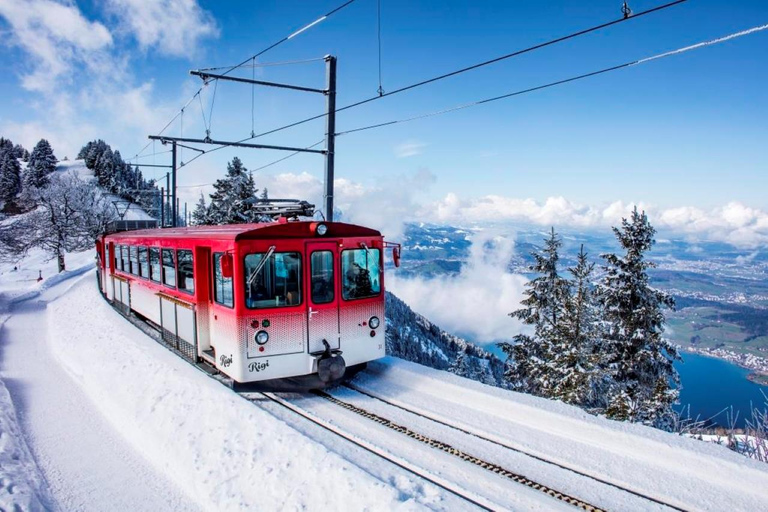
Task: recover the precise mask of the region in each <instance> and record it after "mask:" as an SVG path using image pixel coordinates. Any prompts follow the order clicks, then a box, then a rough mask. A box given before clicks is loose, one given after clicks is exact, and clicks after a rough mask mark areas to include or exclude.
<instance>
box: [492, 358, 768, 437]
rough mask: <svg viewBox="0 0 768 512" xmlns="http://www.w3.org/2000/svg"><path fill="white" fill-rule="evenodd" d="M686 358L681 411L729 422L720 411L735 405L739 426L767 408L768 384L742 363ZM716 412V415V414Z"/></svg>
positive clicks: (682, 368)
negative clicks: (756, 410) (754, 378)
mask: <svg viewBox="0 0 768 512" xmlns="http://www.w3.org/2000/svg"><path fill="white" fill-rule="evenodd" d="M483 348H485V349H486V350H488V351H489V352H491V353H493V354H495V355H497V356H498V357H500V358H502V359H505V357H506V356H505V355H504V353H503V352H502V351H501V350H500V349H499V348H498V347H496V346H495V345H494V344H488V345H484V346H483ZM682 356H683V362H682V363H680V362H678V363H675V367H676V368H677V371H678V372H679V373H680V381H681V383H682V385H683V389H682V391H681V392H680V405H679V406H676V407H675V409H676V410H678V411H680V410H682V409H684V408H685V409H686V410H687V408H688V406H690V416H691V418H699V419H702V420H704V419H708V418H713V417H714V419H713V420H712V421H713V422H715V423H717V424H719V425H723V426H726V425H729V421H728V416H727V415H726V413H722V414H719V415H718V413H720V411H723V410H724V409H726V408H730V407H731V406H733V411H734V413H735V412H738V413H739V415H738V418H737V421H736V426H737V427H740V428H741V427H744V420H745V417H750V416H751V412H750V411H751V410H752V406H757V407H758V408H760V409H765V407H766V405H765V398H764V397H763V394H762V393H765V394H766V395H768V386H760V385H758V384H755V383H754V382H750V381H748V380H747V375H748V374H749V370H745V369H744V368H741V367H740V366H737V365H735V364H732V363H729V362H728V361H723V360H722V359H716V358H714V357H706V356H700V355H698V354H689V353H683V354H682ZM715 416H716V417H715Z"/></svg>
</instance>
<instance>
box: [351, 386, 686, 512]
mask: <svg viewBox="0 0 768 512" xmlns="http://www.w3.org/2000/svg"><path fill="white" fill-rule="evenodd" d="M344 386H345V387H346V388H348V389H351V390H353V391H356V392H357V393H360V394H362V395H365V396H367V397H369V398H372V399H374V400H378V401H380V402H383V403H385V404H387V405H389V406H392V407H395V408H397V409H401V410H403V411H405V412H407V413H410V414H413V415H416V416H420V417H422V418H425V419H428V420H430V421H434V422H435V423H439V424H440V425H444V426H446V427H449V428H451V429H454V430H457V431H459V432H462V433H464V434H467V435H470V436H473V437H476V438H478V439H482V440H483V441H487V442H489V443H491V444H495V445H497V446H499V447H501V448H505V449H507V450H511V451H513V452H517V453H520V454H522V455H525V456H526V457H530V458H533V459H536V460H538V461H540V462H543V463H545V464H548V465H551V466H555V467H557V468H560V469H563V470H566V471H569V472H571V473H575V474H577V475H579V476H582V477H585V478H589V479H590V480H593V481H595V482H598V483H600V484H603V485H607V486H610V487H613V488H614V489H617V490H619V491H622V492H626V493H629V494H632V495H634V496H637V497H638V498H641V499H644V500H648V501H650V502H653V503H656V504H658V505H662V506H664V507H668V508H670V509H672V510H678V511H681V512H685V510H686V509H684V508H681V507H679V506H677V505H673V504H671V503H668V502H665V501H663V500H660V499H658V498H655V497H653V496H648V495H647V494H644V493H643V492H641V491H638V490H636V489H630V488H629V487H626V486H624V485H621V484H619V483H617V482H612V481H609V480H606V479H604V478H601V477H599V476H597V475H593V474H590V473H587V472H584V471H581V470H579V469H577V468H574V467H572V466H569V465H566V464H562V463H559V462H555V461H552V460H550V459H547V458H545V457H541V456H539V455H536V454H534V453H530V452H528V451H526V450H523V449H521V448H518V447H515V446H511V445H510V444H508V443H505V442H503V441H500V440H497V439H491V438H490V437H487V436H485V435H483V434H482V433H480V432H477V431H473V430H470V429H467V428H464V427H462V426H460V425H457V424H456V423H453V422H451V421H449V420H446V419H444V418H439V417H437V416H436V415H433V414H429V413H427V412H424V411H417V410H415V409H412V408H410V407H407V406H406V405H404V404H402V403H399V402H396V401H393V400H390V399H388V398H386V397H384V396H381V395H379V394H376V393H371V392H369V391H366V390H364V389H361V388H360V387H358V386H356V385H354V384H351V383H346V384H344Z"/></svg>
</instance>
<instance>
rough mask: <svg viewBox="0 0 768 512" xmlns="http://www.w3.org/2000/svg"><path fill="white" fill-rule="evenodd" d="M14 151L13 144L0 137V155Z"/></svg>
mask: <svg viewBox="0 0 768 512" xmlns="http://www.w3.org/2000/svg"><path fill="white" fill-rule="evenodd" d="M8 151H13V142H11V140H10V139H6V138H5V137H0V153H5V152H8Z"/></svg>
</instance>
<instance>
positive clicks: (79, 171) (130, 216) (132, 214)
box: [56, 160, 154, 220]
mask: <svg viewBox="0 0 768 512" xmlns="http://www.w3.org/2000/svg"><path fill="white" fill-rule="evenodd" d="M56 171H57V172H62V173H65V172H70V173H74V174H76V175H77V176H78V177H79V178H81V179H84V180H89V179H90V180H93V179H95V178H94V177H93V171H92V170H90V169H88V168H87V167H86V166H85V160H68V161H66V162H59V164H58V165H57V166H56ZM102 195H103V196H104V197H106V199H107V200H108V201H122V202H125V199H122V198H121V197H118V196H116V195H114V194H108V193H106V192H102ZM121 212H122V208H121ZM123 219H124V220H154V217H152V216H151V215H149V214H148V213H147V212H145V211H144V210H143V209H142V208H141V207H139V206H138V205H136V204H135V203H131V207H130V208H129V209H128V210H127V211H126V212H125V215H124V216H123Z"/></svg>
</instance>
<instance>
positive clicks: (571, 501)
mask: <svg viewBox="0 0 768 512" xmlns="http://www.w3.org/2000/svg"><path fill="white" fill-rule="evenodd" d="M124 316H125V315H124ZM126 318H128V320H129V321H131V323H133V324H134V325H136V326H137V327H139V328H140V329H141V330H142V331H143V332H144V333H145V334H147V335H149V336H150V337H151V338H153V339H155V340H156V341H157V342H158V343H159V344H161V345H163V346H165V347H166V348H167V349H168V350H170V351H171V352H174V353H177V354H178V355H181V356H182V357H183V354H181V353H180V352H178V351H177V350H175V349H174V348H172V347H170V346H168V345H167V344H166V343H164V342H163V340H162V338H161V337H160V336H159V333H158V332H157V331H156V330H155V329H153V328H152V327H151V326H148V325H147V324H146V323H144V322H141V321H140V320H138V319H136V318H131V317H126ZM193 366H194V367H195V368H197V369H198V370H200V371H202V372H203V373H205V374H206V375H207V376H209V377H211V378H213V379H214V380H216V381H217V382H219V383H220V384H222V385H224V386H227V387H232V386H231V379H229V378H228V377H225V376H223V375H221V374H219V373H217V372H215V371H214V370H213V369H212V368H210V367H208V366H205V365H201V364H199V363H198V364H193ZM346 387H347V388H348V389H350V390H352V391H354V392H356V393H359V394H360V395H361V396H365V397H368V398H370V399H372V400H377V401H379V402H382V403H384V404H386V405H387V406H389V407H393V408H396V409H400V410H402V411H405V412H406V413H408V414H412V415H415V416H418V417H421V418H423V419H425V420H428V421H430V422H433V423H436V424H438V425H442V426H444V427H447V428H450V429H453V430H455V431H457V432H461V433H462V434H464V435H469V436H473V437H475V438H479V439H481V440H483V441H485V442H488V443H492V444H494V445H497V446H499V447H502V448H504V449H506V450H509V451H512V452H516V453H519V454H521V455H524V456H526V457H530V458H532V459H535V460H537V461H540V462H542V463H545V464H548V465H552V466H556V467H558V468H560V469H562V470H566V471H569V472H572V473H575V474H577V475H579V476H581V477H585V478H588V479H591V480H593V481H595V482H598V483H599V484H602V485H606V486H610V487H612V488H614V489H617V490H619V491H622V492H626V493H628V494H631V495H633V496H635V497H637V498H641V499H643V500H646V501H647V502H651V503H653V504H655V505H660V506H663V507H667V508H669V509H672V510H681V511H682V510H685V509H683V508H680V507H677V506H675V505H672V504H669V503H666V502H663V501H661V500H659V499H656V498H653V497H651V496H647V495H645V494H642V493H640V492H638V491H636V490H632V489H628V488H626V487H624V486H621V485H618V484H616V483H613V482H609V481H606V480H604V479H601V478H599V477H596V476H594V475H590V474H587V473H584V472H581V471H579V470H577V469H574V468H571V467H567V466H564V465H562V464H559V463H557V462H554V461H551V460H548V459H546V458H543V457H539V456H537V455H535V454H531V453H527V452H526V451H524V450H521V449H519V448H515V447H512V446H509V445H507V444H504V443H501V442H499V441H497V440H493V439H489V438H488V437H485V436H483V435H482V434H479V433H477V432H472V431H470V430H467V429H464V428H462V427H461V426H458V425H454V424H451V422H449V421H446V420H445V419H442V418H438V417H435V416H433V415H430V414H427V413H424V412H422V411H416V410H413V409H411V408H408V407H407V406H405V405H403V404H401V403H396V402H394V401H391V400H389V399H387V398H386V397H382V396H378V395H376V394H373V393H369V392H367V391H365V390H362V389H360V388H358V387H357V386H355V385H354V384H351V385H349V384H348V385H346ZM238 394H239V395H240V396H241V397H243V398H244V399H246V400H248V401H250V402H254V403H256V404H257V405H258V404H259V403H260V402H262V401H263V400H265V399H266V400H268V401H270V402H272V403H275V404H277V405H279V406H280V407H282V408H284V409H287V410H289V411H291V412H292V413H294V414H296V415H298V416H300V417H302V418H304V419H306V420H307V421H309V422H311V423H313V424H314V425H317V426H319V427H321V428H322V429H324V430H326V431H329V432H332V433H333V434H334V435H336V436H338V437H340V438H342V439H344V440H346V441H348V442H351V443H352V444H354V445H356V446H358V447H360V448H361V449H363V450H365V451H367V452H369V453H372V454H374V455H376V456H377V457H379V458H382V459H384V460H386V461H388V462H389V463H391V464H394V465H395V466H397V467H399V468H401V469H403V470H405V471H407V472H409V473H411V474H413V475H415V476H417V477H419V478H421V479H423V480H425V481H427V482H430V483H432V484H434V485H436V486H437V487H439V488H441V489H443V490H445V491H447V492H449V493H450V494H453V495H454V496H457V497H458V498H460V499H462V500H464V501H466V502H467V503H470V504H472V505H474V506H476V507H479V508H481V509H484V510H501V509H504V508H506V507H505V506H504V505H500V504H498V503H495V502H494V501H492V500H490V499H488V498H487V497H484V496H482V495H480V494H478V493H477V492H474V491H471V490H468V489H465V488H464V487H462V486H461V485H459V484H458V483H457V482H455V481H452V480H450V479H448V478H445V477H443V476H440V475H439V474H436V473H435V472H432V471H430V470H428V469H425V468H423V467H420V466H419V465H417V464H414V463H413V462H411V461H409V460H407V459H405V458H403V457H400V456H398V455H395V454H392V453H389V452H388V451H386V450H383V449H381V448H379V447H378V446H377V445H376V444H374V443H372V442H370V441H368V440H366V439H364V438H362V437H360V436H358V435H355V434H353V433H350V432H347V431H345V430H344V429H343V428H340V427H339V426H337V425H335V424H334V423H333V422H331V421H328V420H326V419H324V418H322V417H320V416H318V415H316V414H313V413H312V412H310V411H307V410H305V409H303V408H302V407H299V406H297V405H296V404H294V403H292V402H291V401H289V400H286V399H285V398H283V397H281V396H279V395H277V394H275V393H269V392H239V393H238ZM314 395H315V396H316V397H317V399H318V400H323V401H325V402H328V403H331V404H334V405H335V406H338V407H340V408H342V409H344V410H346V411H348V412H350V413H353V414H355V415H357V416H360V417H362V418H365V419H367V420H369V421H372V422H374V423H376V424H378V425H380V426H382V427H385V428H387V429H388V430H391V431H393V432H397V433H399V434H401V435H403V436H404V437H407V438H409V439H412V440H414V441H417V442H419V443H421V444H423V445H426V446H429V447H431V448H433V449H435V450H437V451H439V452H442V453H445V454H448V455H450V456H452V457H455V458H456V459H458V460H461V461H463V462H465V463H468V464H470V465H472V466H474V467H477V468H481V469H483V470H485V471H488V472H489V473H492V474H495V475H496V476H498V477H500V478H502V479H505V480H507V481H509V482H512V483H515V484H518V485H521V486H523V487H526V488H528V489H531V490H533V491H536V492H539V493H542V494H544V495H547V496H549V497H550V498H552V499H553V500H556V501H558V502H560V503H561V504H564V505H570V506H573V507H575V508H576V509H579V510H586V511H590V512H598V511H603V510H604V509H603V508H601V507H599V506H597V505H594V504H592V503H589V502H588V501H586V500H584V499H580V498H578V497H575V496H572V495H570V494H567V493H564V492H561V491H558V490H557V489H554V488H553V487H552V486H549V485H545V484H542V483H540V482H537V481H535V480H534V479H531V478H528V477H526V476H525V475H523V474H521V473H518V472H515V471H511V470H509V469H507V468H505V467H503V466H502V465H500V464H496V463H493V462H490V461H488V460H485V459H484V458H482V457H480V456H476V455H473V454H470V453H468V452H467V451H463V450H460V449H458V448H456V447H454V446H452V445H451V444H449V443H446V442H443V441H440V440H438V439H436V438H433V437H430V436H428V435H425V434H422V433H419V432H418V431H416V430H414V429H411V428H409V427H407V426H405V425H402V424H400V423H397V422H395V421H392V420H390V419H388V418H386V417H384V416H382V415H380V414H376V413H373V412H371V411H369V410H367V409H365V408H363V407H359V406H356V405H353V404H351V403H349V402H348V401H345V400H341V399H339V398H337V397H334V396H333V395H332V394H329V393H326V392H323V391H317V392H314Z"/></svg>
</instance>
